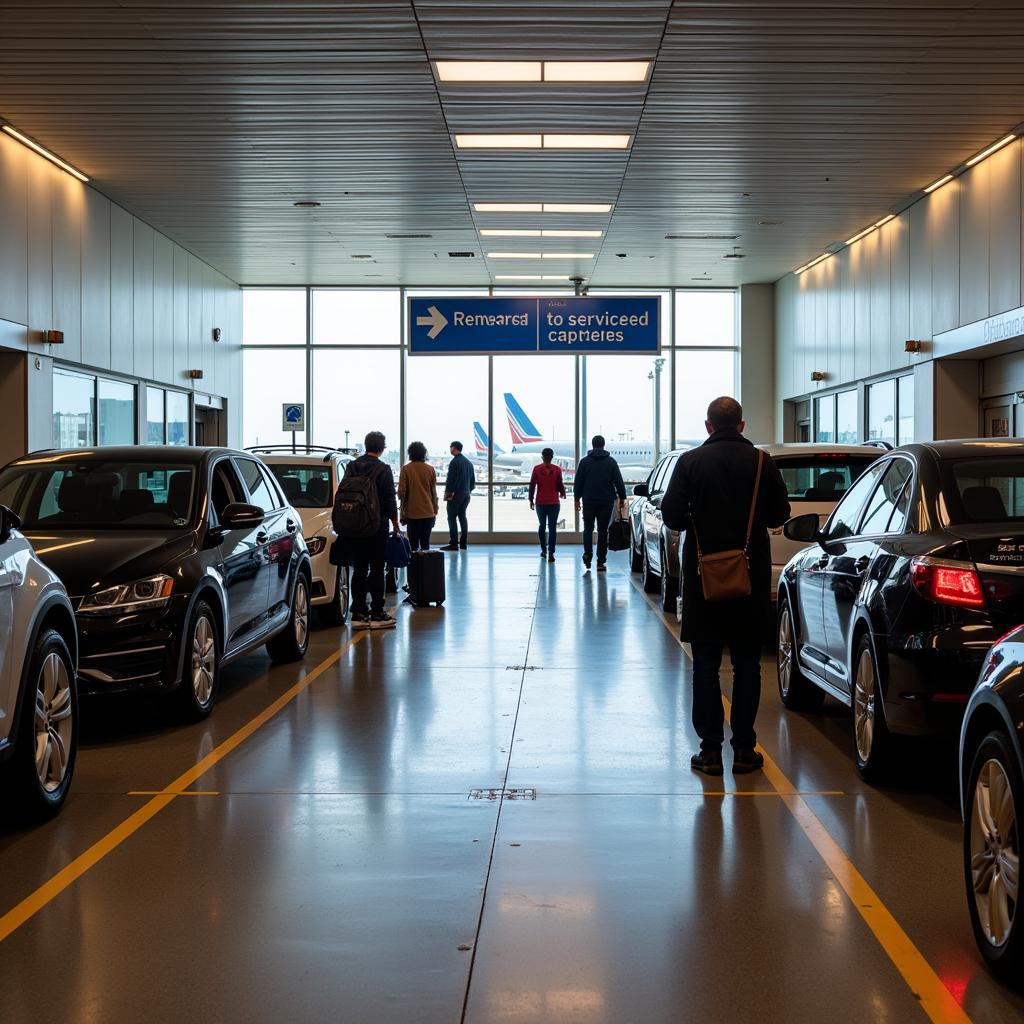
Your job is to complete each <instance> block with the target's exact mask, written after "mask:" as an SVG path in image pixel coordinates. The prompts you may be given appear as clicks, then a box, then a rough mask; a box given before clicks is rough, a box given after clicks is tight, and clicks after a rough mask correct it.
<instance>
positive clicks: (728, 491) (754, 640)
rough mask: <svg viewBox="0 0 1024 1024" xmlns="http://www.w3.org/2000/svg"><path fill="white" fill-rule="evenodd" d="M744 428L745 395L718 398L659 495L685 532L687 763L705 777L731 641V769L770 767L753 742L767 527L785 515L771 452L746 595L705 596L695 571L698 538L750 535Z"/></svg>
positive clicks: (719, 543)
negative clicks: (690, 732) (695, 750)
mask: <svg viewBox="0 0 1024 1024" xmlns="http://www.w3.org/2000/svg"><path fill="white" fill-rule="evenodd" d="M745 426H746V424H745V423H744V422H743V409H742V408H741V407H740V404H739V402H737V401H736V400H735V399H734V398H716V399H715V400H714V401H713V402H712V403H711V405H710V406H708V418H707V421H706V423H705V427H706V428H707V432H708V434H710V435H711V436H710V437H709V438H708V439H707V441H705V442H704V444H702V445H701V446H700V447H699V448H693V449H691V450H690V451H688V452H686V453H685V454H684V455H681V456H680V457H679V460H678V461H677V462H676V468H675V470H674V471H673V473H672V479H671V480H670V481H669V485H668V489H667V490H666V491H665V496H664V498H663V499H662V502H661V514H662V519H663V520H664V523H665V525H666V526H667V527H669V528H670V529H673V530H680V531H683V530H685V531H686V537H685V540H684V543H683V578H682V593H683V629H682V638H683V640H684V641H688V642H689V643H690V645H691V647H692V649H693V727H694V729H696V731H697V735H698V736H699V737H700V753H699V754H694V756H693V757H692V758H691V760H690V764H691V767H693V768H694V769H695V770H696V771H700V772H704V773H705V774H707V775H721V774H722V743H723V741H724V738H725V715H724V712H723V710H722V690H721V686H720V683H719V677H718V672H719V668H720V667H721V664H722V652H723V651H724V649H725V648H726V647H728V648H729V655H730V658H731V660H732V667H733V691H732V720H731V722H730V725H731V726H732V747H733V773H734V774H739V773H743V772H752V771H756V770H757V769H758V768H760V767H762V766H763V764H764V758H763V757H762V756H761V755H760V754H759V753H758V752H757V750H756V749H755V747H756V745H757V733H756V732H755V731H754V719H755V718H756V717H757V706H758V704H759V702H760V699H761V638H762V637H763V636H764V628H765V625H766V622H767V617H768V615H769V614H770V612H771V594H770V590H771V574H772V555H771V546H770V542H769V539H768V529H769V528H774V527H777V526H781V525H782V524H783V523H784V522H785V521H786V520H787V519H788V518H789V494H788V491H787V489H786V483H785V481H784V480H783V479H782V474H781V473H780V472H779V469H778V467H777V466H776V465H775V463H774V461H773V460H772V459H770V458H768V457H767V456H765V457H764V459H763V461H762V465H761V480H760V486H759V487H758V491H757V504H756V507H755V509H754V521H753V527H752V529H751V533H750V544H749V548H748V556H749V562H750V585H751V594H750V596H749V597H744V598H737V599H734V600H729V601H720V602H709V601H707V600H706V599H705V597H704V590H703V587H702V584H701V579H700V575H699V573H698V570H697V543H696V541H697V540H698V539H699V541H700V548H701V551H702V552H703V553H704V554H705V555H709V554H712V553H713V552H717V551H730V550H736V549H740V548H743V546H744V543H745V542H746V534H747V522H748V520H749V517H750V506H751V503H752V501H753V497H754V484H755V476H756V472H757V461H758V451H757V449H756V448H755V447H754V446H753V444H751V442H750V441H748V440H747V439H746V438H745V437H744V436H743V428H744V427H745ZM695 533H696V537H695V536H694V534H695Z"/></svg>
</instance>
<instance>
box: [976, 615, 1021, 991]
mask: <svg viewBox="0 0 1024 1024" xmlns="http://www.w3.org/2000/svg"><path fill="white" fill-rule="evenodd" d="M1022 669H1024V627H1018V628H1017V629H1015V630H1013V631H1012V632H1011V633H1008V634H1007V635H1006V636H1004V637H1003V638H1002V639H1001V640H1000V641H999V642H998V643H997V644H996V645H995V646H994V647H993V648H992V650H991V651H989V654H988V656H987V657H986V659H985V663H984V666H983V668H982V670H981V678H980V680H979V682H978V686H977V687H976V688H975V690H974V693H973V694H972V695H971V699H970V701H969V702H968V704H967V711H966V713H965V714H964V722H963V727H962V729H961V731H960V793H961V807H962V810H963V818H964V880H965V882H966V885H967V906H968V908H969V911H970V916H971V925H972V927H973V928H974V938H975V940H976V941H977V943H978V949H979V950H980V951H981V955H982V956H983V957H984V958H985V962H986V963H987V964H988V965H989V967H990V968H991V969H992V971H993V972H994V973H995V974H996V975H997V976H998V977H999V978H1001V979H1002V980H1003V981H1005V982H1008V983H1010V984H1012V985H1016V986H1020V985H1021V984H1022V983H1024V978H1022V969H1024V914H1018V913H1017V908H1018V905H1019V900H1020V852H1021V825H1022V824H1024V674H1022Z"/></svg>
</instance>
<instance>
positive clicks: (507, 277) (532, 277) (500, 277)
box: [494, 274, 569, 281]
mask: <svg viewBox="0 0 1024 1024" xmlns="http://www.w3.org/2000/svg"><path fill="white" fill-rule="evenodd" d="M494 280H495V281H568V280H569V278H568V277H567V276H566V275H564V274H495V275H494Z"/></svg>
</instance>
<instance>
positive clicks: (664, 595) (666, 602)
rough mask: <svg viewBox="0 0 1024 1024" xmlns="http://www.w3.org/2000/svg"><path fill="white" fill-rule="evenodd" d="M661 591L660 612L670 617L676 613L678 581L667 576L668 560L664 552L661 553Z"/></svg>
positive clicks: (673, 577)
mask: <svg viewBox="0 0 1024 1024" xmlns="http://www.w3.org/2000/svg"><path fill="white" fill-rule="evenodd" d="M659 587H660V589H661V610H662V611H663V612H666V613H668V614H669V615H672V614H674V613H675V611H676V595H677V594H678V593H679V580H677V579H676V578H675V576H672V575H670V574H669V571H668V559H666V558H665V552H664V551H662V553H661V578H660V581H659Z"/></svg>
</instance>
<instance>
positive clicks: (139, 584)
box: [78, 575, 174, 615]
mask: <svg viewBox="0 0 1024 1024" xmlns="http://www.w3.org/2000/svg"><path fill="white" fill-rule="evenodd" d="M173 591H174V580H173V579H172V578H171V577H170V576H163V575H160V576H147V577H146V578H145V579H144V580H136V581H135V582H134V583H122V584H121V585H120V586H117V587H107V588H106V589H105V590H98V591H97V592H96V593H95V594H86V596H85V597H83V598H82V603H81V604H80V605H79V606H78V612H79V614H80V615H81V614H88V613H92V614H96V613H101V612H110V613H112V614H122V613H124V612H140V611H145V610H147V609H150V608H163V607H164V605H166V604H168V603H169V602H170V600H171V594H172V592H173Z"/></svg>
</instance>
